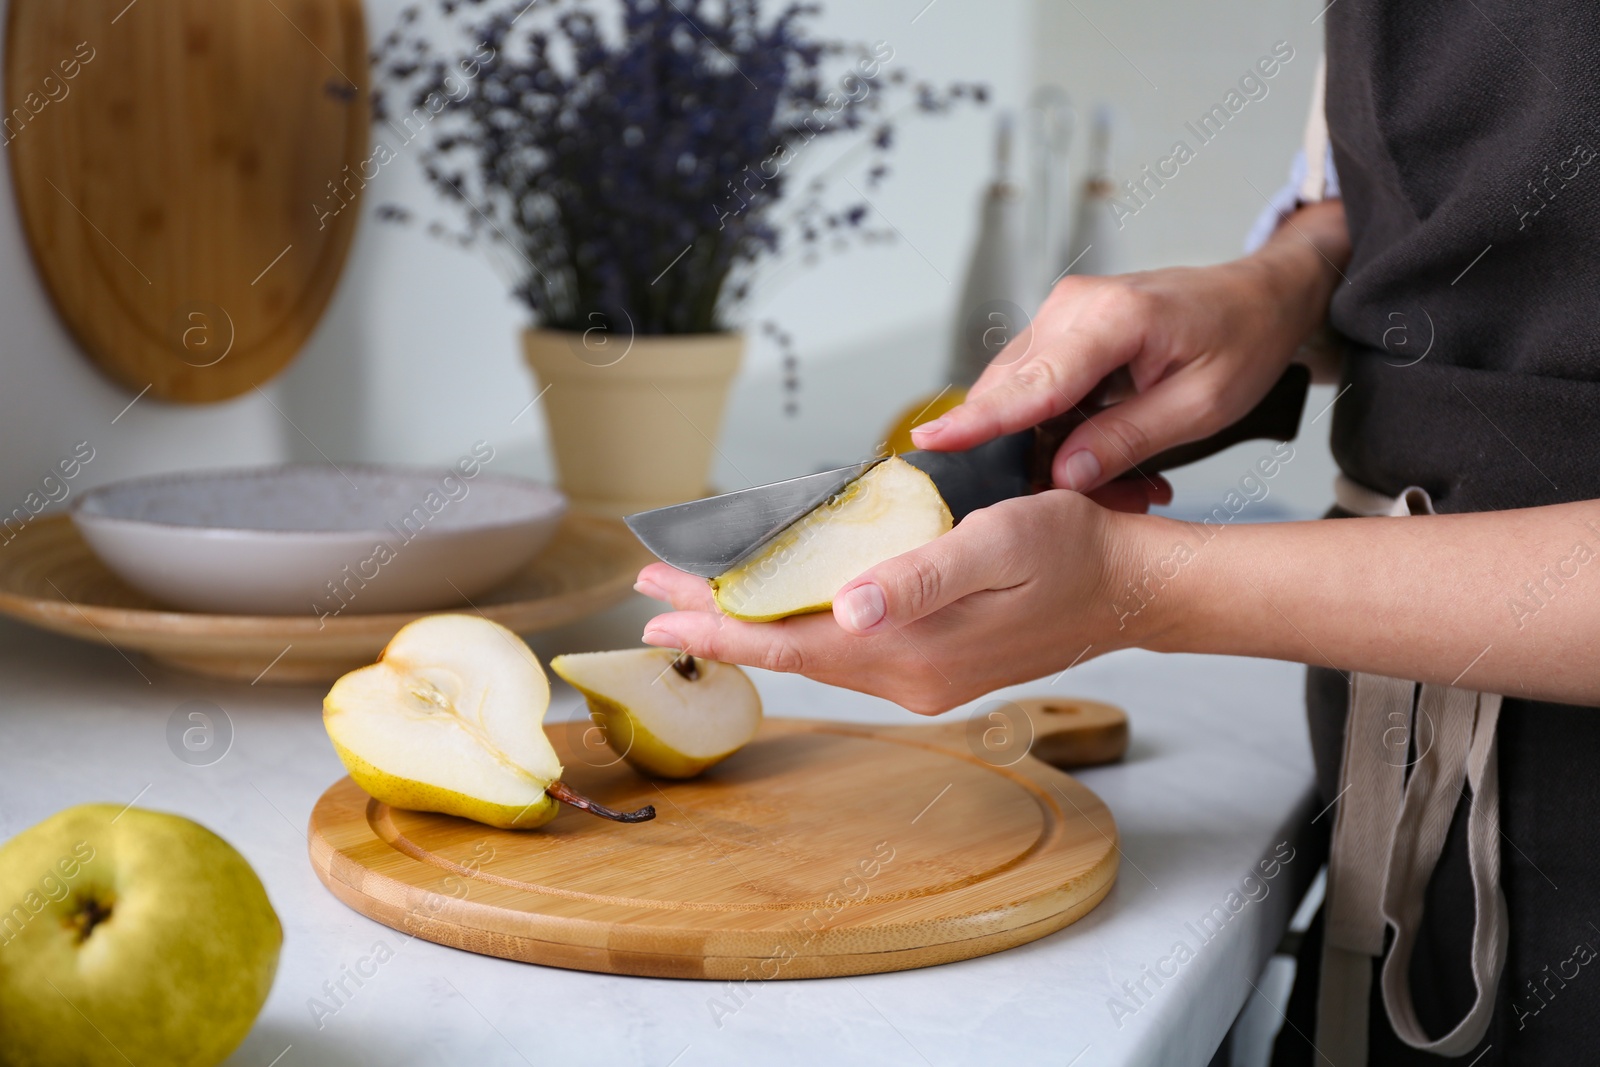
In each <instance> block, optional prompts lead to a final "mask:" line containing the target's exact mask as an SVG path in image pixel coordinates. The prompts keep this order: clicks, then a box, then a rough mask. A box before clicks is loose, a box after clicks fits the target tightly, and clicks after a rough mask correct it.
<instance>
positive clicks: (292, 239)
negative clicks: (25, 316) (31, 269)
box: [0, 0, 377, 403]
mask: <svg viewBox="0 0 1600 1067" xmlns="http://www.w3.org/2000/svg"><path fill="white" fill-rule="evenodd" d="M7 17H8V23H7V28H6V57H5V67H6V69H5V90H6V92H5V100H6V102H5V119H6V122H7V125H6V128H5V130H4V133H3V135H0V141H4V142H6V143H7V144H8V152H9V155H10V157H11V168H12V176H13V179H14V181H15V183H16V193H17V205H18V210H19V213H20V215H21V216H22V221H23V225H24V229H25V231H26V233H27V236H28V244H29V246H30V248H31V249H32V251H33V257H34V262H35V263H36V265H37V266H38V269H39V273H40V275H41V276H42V277H43V280H44V282H45V287H46V288H47V289H48V291H49V293H50V296H51V299H52V300H53V301H54V303H55V306H56V308H57V310H58V311H59V312H60V314H61V317H62V318H63V319H64V320H65V322H66V325H67V327H68V328H69V329H70V330H71V331H72V333H73V336H74V337H76V338H77V340H78V342H79V343H80V344H81V345H82V346H83V348H84V350H85V351H86V352H87V354H88V355H89V357H90V358H91V359H93V360H94V362H95V363H96V364H98V365H99V367H100V368H101V370H103V371H105V373H106V374H108V375H109V376H110V377H112V378H113V379H115V380H116V381H117V382H119V383H120V384H122V385H123V386H125V387H127V388H128V389H129V390H130V391H132V392H140V391H142V390H146V389H148V390H149V391H150V392H151V395H153V396H155V397H159V398H161V399H165V400H176V401H184V402H189V403H196V402H204V401H214V400H222V399H226V398H228V397H232V396H237V395H239V394H240V393H243V392H245V391H246V390H248V389H249V388H250V387H251V386H252V385H256V384H258V383H260V382H264V381H266V380H267V379H269V378H271V377H272V376H273V375H274V374H276V373H277V372H278V371H280V370H282V369H283V367H284V366H285V365H286V364H287V363H288V362H289V360H290V359H292V358H293V357H294V355H295V353H296V352H298V351H299V349H300V347H301V346H302V345H303V344H304V343H305V341H306V338H307V337H309V336H310V334H311V331H312V329H313V328H315V326H316V324H317V321H318V319H320V318H321V316H322V312H323V310H324V309H325V308H326V307H327V304H328V300H329V298H331V297H332V295H333V291H334V287H335V285H336V284H337V282H338V279H339V274H340V271H341V270H342V269H343V267H344V261H345V254H346V252H347V251H348V250H349V247H350V240H351V237H352V235H353V234H354V233H355V227H356V219H357V216H358V215H359V214H360V212H359V201H360V195H361V190H362V188H363V187H364V186H365V184H366V183H367V182H368V181H370V180H372V179H373V178H374V177H375V176H376V170H377V168H376V166H375V165H374V163H373V161H372V159H371V158H369V157H370V153H369V151H368V148H367V144H368V136H369V130H370V126H371V115H370V111H369V109H368V96H367V81H368V70H367V55H366V51H367V49H366V31H365V27H364V24H363V20H362V7H361V4H360V2H359V0H227V2H226V3H218V2H217V0H141V2H139V3H137V4H134V3H129V2H128V0H72V2H71V3H63V2H62V0H11V3H10V7H9V11H8V16H7Z"/></svg>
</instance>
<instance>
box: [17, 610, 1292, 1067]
mask: <svg viewBox="0 0 1600 1067" xmlns="http://www.w3.org/2000/svg"><path fill="white" fill-rule="evenodd" d="M639 609H640V605H634V606H633V607H632V609H631V610H633V611H634V612H635V613H637V612H638V610H639ZM561 640H562V637H561V635H556V636H554V637H551V636H546V637H544V638H541V639H538V640H536V641H535V646H536V647H537V648H538V649H539V651H540V652H541V655H546V654H548V652H549V651H551V650H552V649H551V645H552V643H560V642H561ZM571 642H572V643H569V645H568V647H573V645H574V644H582V643H584V642H583V639H582V638H581V637H573V638H572V639H571ZM1302 671H1303V668H1300V667H1298V666H1294V665H1290V664H1283V663H1273V662H1264V661H1253V660H1241V659H1225V658H1217V657H1201V656H1159V655H1155V654H1152V653H1144V652H1124V653H1117V654H1114V655H1112V656H1108V657H1106V658H1104V659H1100V660H1095V661H1093V662H1090V663H1087V664H1084V665H1082V666H1080V667H1077V668H1075V669H1073V670H1072V671H1070V672H1069V673H1067V674H1066V675H1065V676H1063V677H1060V678H1058V679H1056V680H1054V682H1053V683H1052V681H1051V680H1050V679H1045V680H1041V681H1039V682H1036V683H1033V684H1030V685H1024V686H1018V687H1016V688H1015V689H1014V690H1009V691H1006V692H1005V693H1004V694H1002V695H1017V694H1028V695H1044V694H1061V695H1075V696H1084V697H1092V698H1095V699H1100V700H1107V701H1111V702H1113V703H1117V704H1120V705H1121V706H1123V707H1124V708H1126V709H1127V710H1128V712H1129V714H1130V715H1131V717H1132V722H1133V743H1132V748H1131V751H1130V753H1129V756H1128V759H1127V761H1126V762H1124V763H1123V764H1120V765H1118V766H1113V767H1104V768H1098V769H1093V770H1087V771H1083V772H1081V773H1080V775H1079V777H1080V778H1081V779H1082V780H1083V781H1084V782H1085V783H1086V784H1087V785H1088V786H1089V787H1090V788H1092V789H1094V790H1095V791H1096V792H1097V793H1099V794H1100V796H1101V797H1103V798H1104V799H1105V801H1106V803H1107V804H1108V805H1109V806H1110V808H1111V810H1112V812H1113V813H1114V814H1115V816H1116V819H1117V823H1118V825H1119V828H1120V830H1121V834H1122V850H1123V863H1122V867H1121V871H1120V874H1119V876H1118V880H1117V884H1116V886H1115V888H1114V889H1113V890H1112V892H1111V894H1110V895H1109V896H1108V897H1107V898H1106V900H1105V901H1104V902H1103V903H1102V904H1101V905H1100V906H1099V907H1098V908H1096V909H1095V910H1094V911H1093V912H1091V913H1090V914H1089V915H1088V916H1087V917H1086V918H1084V919H1082V920H1081V921H1079V922H1078V923H1076V924H1074V925H1072V926H1070V927H1068V928H1066V929H1065V930H1062V931H1060V932H1058V933H1055V934H1053V935H1051V936H1049V937H1046V938H1044V939H1042V940H1040V941H1037V942H1034V943H1032V944H1029V945H1025V946H1022V947H1020V948H1016V949H1012V950H1010V951H1008V952H1003V953H1000V954H998V955H994V956H988V957H984V958H981V959H975V960H969V961H966V962H962V963H954V964H948V965H945V966H941V967H933V968H928V969H924V970H918V971H908V972H902V973H896V974H883V975H872V976H865V977H857V978H848V979H829V980H819V981H792V982H791V981H777V982H770V983H766V984H765V985H762V986H760V987H758V988H756V990H755V992H754V993H752V994H750V995H749V996H748V999H746V1000H745V1001H744V1003H742V1004H740V1005H738V1006H737V1010H735V1011H733V1012H732V1013H729V1012H728V1011H726V1010H725V1009H726V1007H727V1005H728V1003H731V1002H727V1001H724V1003H723V1009H724V1010H720V1011H719V1010H717V1008H716V1005H715V1004H714V1003H713V998H717V997H719V996H725V995H726V990H724V989H723V988H722V987H721V986H719V985H715V984H711V983H702V982H693V981H671V980H656V979H638V978H625V977H614V976H608V975H596V974H585V973H578V972H569V971H560V970H554V969H547V968H542V967H536V966H530V965H526V964H519V963H511V962H507V961H504V960H498V959H490V958H486V957H478V956H473V955H471V954H468V953H464V952H459V951H456V950H453V949H448V948H443V947H440V946H437V945H434V944H430V943H428V942H424V941H417V940H407V939H406V937H405V936H404V935H401V934H398V933H395V932H394V931H391V930H389V929H388V928H386V927H383V926H380V925H378V924H376V923H374V922H371V921H369V920H367V919H365V918H363V917H361V916H360V915H357V914H356V913H354V912H352V911H350V910H349V909H347V908H345V907H344V906H343V905H341V904H339V903H338V902H337V901H336V900H334V898H333V897H332V896H330V895H329V894H328V892H327V891H326V890H325V889H324V888H323V887H322V884H321V883H320V882H319V881H318V880H317V878H316V875H315V874H313V872H312V869H311V865H310V863H309V862H308V861H307V858H306V842H305V837H304V835H305V826H306V821H307V818H308V817H309V815H310V812H311V808H312V805H313V804H314V802H315V801H316V799H317V797H318V795H319V794H320V793H321V792H322V790H323V789H325V788H326V787H327V786H328V785H329V784H330V783H331V782H333V781H334V780H335V779H337V778H338V777H339V776H340V775H341V774H342V768H341V767H340V765H339V761H338V759H337V757H336V756H335V755H334V753H333V751H332V749H331V747H330V746H329V744H328V742H327V738H326V735H325V734H324V733H323V730H322V725H321V719H320V714H319V709H320V699H321V691H320V690H317V689H309V688H276V687H271V686H268V685H267V684H266V683H265V682H263V683H262V684H260V685H255V686H249V685H244V684H237V683H224V682H213V681H207V680H204V679H200V678H195V677H191V676H188V675H184V674H180V673H177V672H174V671H170V670H167V669H164V668H161V667H159V666H157V665H155V664H152V663H150V662H148V661H146V660H143V659H140V658H138V657H137V656H134V657H133V658H132V659H131V660H130V659H125V658H124V657H123V656H122V655H120V654H119V653H118V652H117V651H115V650H112V649H109V648H99V647H95V646H91V645H86V644H79V643H75V642H72V641H68V640H65V639H62V638H57V637H54V636H50V635H46V634H43V633H39V632H36V631H33V630H30V629H27V628H24V627H22V626H19V625H16V624H13V623H9V622H0V836H9V835H11V834H14V833H16V832H18V831H20V830H22V829H25V828H26V827H28V826H31V825H32V824H33V823H35V822H37V821H39V820H40V819H43V818H44V817H45V816H47V815H49V814H51V813H53V812H55V811H57V810H59V809H61V808H63V807H66V806H68V805H71V804H76V803H79V802H84V801H110V802H115V803H119V804H127V803H130V802H134V801H137V803H138V804H139V805H141V806H143V807H149V808H155V809H162V810H168V811H175V812H180V813H182V814H185V815H188V816H190V817H192V818H194V819H197V820H199V821H201V822H203V823H205V824H206V825H207V826H209V827H211V828H212V829H213V830H215V831H217V832H218V833H220V834H222V835H223V836H224V837H226V838H227V839H228V840H229V841H231V842H232V843H233V844H234V846H235V847H237V848H238V849H239V850H240V851H241V852H243V853H244V855H245V856H246V857H247V858H248V859H249V860H250V862H251V863H252V864H253V865H254V866H255V868H256V870H257V871H258V872H259V873H260V874H261V876H262V878H263V880H264V881H265V882H266V885H267V889H268V892H269V893H270V895H271V897H272V900H273V903H274V905H275V906H276V908H277V910H278V913H279V915H280V916H281V918H282V920H283V924H284V929H285V944H284V953H283V958H282V964H281V967H280V970H279V973H278V977H277V983H276V985H275V987H274V989H273V992H272V996H271V999H270V1000H269V1001H268V1003H267V1006H266V1008H265V1010H264V1012H263V1014H262V1016H261V1018H260V1020H259V1022H258V1023H257V1025H256V1028H255V1030H254V1032H253V1033H252V1034H251V1035H250V1037H249V1038H248V1040H247V1041H246V1042H245V1044H244V1045H243V1046H242V1047H241V1049H240V1050H239V1051H238V1052H237V1053H236V1054H235V1056H234V1057H233V1058H232V1059H231V1060H230V1061H229V1063H230V1064H234V1065H239V1067H268V1065H272V1067H304V1065H317V1067H321V1065H336V1064H337V1065H366V1064H371V1065H383V1067H399V1065H410V1064H419V1065H421V1064H429V1065H435V1064H437V1065H451V1067H454V1065H460V1064H479V1065H491V1064H522V1063H527V1064H538V1065H540V1067H543V1065H545V1064H560V1065H561V1067H586V1065H591V1064H593V1065H606V1067H623V1065H641V1067H669V1065H672V1067H695V1065H705V1064H752V1063H760V1064H763V1065H780V1064H819V1063H834V1064H866V1063H871V1064H878V1065H885V1067H887V1065H892V1064H907V1065H923V1064H926V1065H930V1067H931V1065H937V1067H945V1065H955V1064H977V1063H995V1064H1005V1065H1007V1067H1028V1065H1034V1064H1038V1065H1046V1064H1048V1065H1052V1067H1062V1065H1064V1064H1072V1065H1074V1067H1092V1065H1097V1064H1162V1065H1184V1064H1193V1065H1204V1064H1205V1063H1207V1061H1208V1060H1209V1059H1210V1057H1211V1053H1212V1050H1213V1049H1215V1047H1216V1046H1217V1044H1218V1042H1219V1041H1221V1039H1222V1037H1223V1035H1224V1034H1225V1032H1226V1031H1227V1028H1228V1026H1229V1024H1230V1023H1231V1022H1232V1020H1233V1018H1234V1016H1235V1015H1236V1014H1237V1012H1238V1011H1239V1008H1240V1006H1241V1004H1243V1003H1244V1001H1245V998H1246V996H1247V995H1249V994H1250V993H1251V986H1252V983H1253V982H1255V980H1256V979H1257V976H1258V975H1259V974H1260V972H1261V968H1262V964H1263V962H1264V961H1265V960H1266V958H1267V956H1268V955H1269V954H1270V953H1271V951H1272V948H1273V946H1275V945H1276V944H1277V941H1278V939H1279V935H1280V933H1281V931H1282V930H1283V928H1284V926H1285V925H1286V924H1287V922H1288V918H1289V916H1290V914H1291V913H1292V912H1293V910H1294V906H1295V904H1296V903H1297V902H1298V901H1299V899H1300V896H1301V894H1302V892H1303V890H1304V889H1305V887H1306V885H1307V884H1308V883H1309V882H1310V880H1311V878H1312V876H1313V875H1314V874H1315V869H1314V866H1315V862H1314V860H1312V859H1311V858H1310V856H1309V854H1308V852H1307V850H1306V848H1305V847H1304V843H1303V841H1301V840H1300V839H1299V836H1298V835H1299V834H1300V833H1301V832H1302V830H1303V828H1304V826H1305V825H1306V823H1307V822H1308V820H1309V819H1310V817H1311V816H1312V815H1313V814H1315V811H1316V809H1315V807H1314V806H1313V801H1312V770H1311V758H1310V751H1309V747H1308V745H1307V742H1306V737H1305V729H1304V715H1303V712H1302V703H1301V679H1302ZM754 673H755V675H756V679H757V685H758V686H759V688H760V689H761V692H762V696H763V698H764V700H765V702H766V705H767V710H768V714H771V715H805V716H810V717H816V718H828V719H841V720H853V721H877V722H895V721H907V720H908V719H909V716H908V714H907V713H906V712H903V711H901V710H900V709H898V708H896V707H894V706H893V705H891V704H888V703H886V702H884V701H881V700H877V699H874V698H870V697H864V696H860V695H858V694H854V693H848V692H844V691H841V690H835V689H830V688H827V687H825V686H821V685H818V684H815V683H812V682H809V681H807V680H805V679H800V678H791V677H784V676H778V675H771V674H765V673H762V672H754ZM196 700H198V701H207V702H210V703H211V704H214V705H216V707H217V708H220V709H221V710H222V711H223V712H224V713H225V716H224V717H223V719H222V720H221V722H222V723H223V725H224V726H225V728H227V729H228V730H229V731H230V732H231V740H230V743H229V747H228V749H227V752H226V755H224V756H223V757H222V758H221V759H218V760H216V761H215V762H213V763H211V764H209V765H206V766H195V765H191V764H189V763H185V762H184V761H182V760H180V759H179V758H178V757H177V756H176V755H175V754H174V752H173V750H172V749H171V748H170V747H169V743H168V740H167V738H168V723H169V720H170V719H171V718H172V716H173V713H174V712H175V710H176V709H177V708H178V707H179V706H180V705H183V704H184V703H186V702H188V701H196ZM580 708H581V702H580V701H579V700H578V698H577V697H576V695H575V694H573V692H572V691H571V690H570V689H566V688H565V687H560V688H558V690H557V692H556V696H555V700H554V703H553V704H552V708H551V717H552V718H553V719H562V718H571V717H574V716H576V715H578V714H579V713H580ZM969 711H970V709H967V710H958V711H955V712H952V713H951V714H952V715H957V716H959V715H965V714H968V713H969ZM1263 861H1266V863H1267V866H1266V867H1262V866H1261V865H1262V863H1263ZM1264 871H1270V872H1271V876H1270V877H1267V876H1265V875H1264V873H1263V872H1264ZM380 944H382V945H386V946H387V947H388V949H387V951H384V952H381V953H380V952H378V950H377V946H378V945H380ZM1180 945H1181V946H1183V947H1182V948H1180V947H1179V946H1180ZM378 955H381V956H383V957H384V959H383V962H382V963H381V965H380V966H378V968H377V973H376V974H375V975H374V976H373V977H371V978H369V979H366V980H365V981H364V982H363V984H362V985H361V986H360V987H359V988H357V989H356V990H355V991H354V993H353V995H350V996H348V997H344V996H340V997H339V998H337V999H335V998H331V997H330V996H329V994H328V992H327V990H326V989H325V986H324V983H328V982H330V981H332V980H335V979H337V978H338V977H339V976H340V974H341V973H342V969H343V968H345V967H350V966H353V965H354V964H355V963H356V962H357V961H358V960H361V959H363V958H369V959H370V958H372V957H375V956H378ZM371 966H372V965H371V964H368V965H366V967H365V968H364V969H370V968H371ZM1162 975H1165V976H1164V977H1163V976H1162ZM347 986H348V983H347Z"/></svg>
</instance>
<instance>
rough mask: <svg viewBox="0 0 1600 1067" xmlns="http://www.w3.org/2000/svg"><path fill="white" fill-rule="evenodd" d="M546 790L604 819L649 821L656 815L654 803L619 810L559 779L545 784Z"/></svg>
mask: <svg viewBox="0 0 1600 1067" xmlns="http://www.w3.org/2000/svg"><path fill="white" fill-rule="evenodd" d="M544 791H545V792H546V793H549V794H550V795H551V796H553V797H555V798H556V799H557V800H559V801H561V803H563V804H571V805H572V806H573V807H575V808H577V809H578V810H580V811H586V812H588V813H589V814H590V815H598V816H600V817H601V818H602V819H610V820H611V821H612V822H649V821H650V820H651V819H653V818H655V817H656V807H655V805H654V804H646V805H645V806H644V807H642V808H640V809H639V810H638V811H618V810H616V809H615V808H608V807H606V806H605V805H604V804H600V803H597V802H595V801H593V800H590V799H589V798H588V797H586V796H584V795H583V794H582V793H574V792H573V791H572V787H571V786H569V785H567V783H566V782H562V781H559V780H558V781H554V782H551V783H550V784H549V785H547V786H545V787H544Z"/></svg>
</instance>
